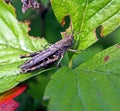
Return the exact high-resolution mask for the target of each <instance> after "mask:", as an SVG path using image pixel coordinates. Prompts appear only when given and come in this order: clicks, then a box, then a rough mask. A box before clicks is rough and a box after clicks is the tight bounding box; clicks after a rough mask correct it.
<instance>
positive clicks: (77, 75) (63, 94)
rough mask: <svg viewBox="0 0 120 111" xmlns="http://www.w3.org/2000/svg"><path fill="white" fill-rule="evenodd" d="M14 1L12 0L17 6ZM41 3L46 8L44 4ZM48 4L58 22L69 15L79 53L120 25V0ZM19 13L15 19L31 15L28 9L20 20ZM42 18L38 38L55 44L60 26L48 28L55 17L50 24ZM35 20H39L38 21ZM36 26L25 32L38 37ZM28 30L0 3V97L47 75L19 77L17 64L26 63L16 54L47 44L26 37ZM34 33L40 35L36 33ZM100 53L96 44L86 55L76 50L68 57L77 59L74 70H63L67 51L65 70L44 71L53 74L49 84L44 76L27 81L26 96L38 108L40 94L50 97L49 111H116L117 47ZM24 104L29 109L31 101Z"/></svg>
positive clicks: (70, 0)
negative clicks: (41, 35)
mask: <svg viewBox="0 0 120 111" xmlns="http://www.w3.org/2000/svg"><path fill="white" fill-rule="evenodd" d="M42 1H43V0H42ZM17 3H18V2H17V1H16V6H17ZM43 4H45V7H47V4H48V0H46V1H44V3H43ZM51 4H52V8H53V11H54V13H55V16H56V18H57V20H58V21H59V22H60V23H61V22H63V18H65V16H67V15H69V16H70V18H71V20H72V25H73V27H72V28H73V29H74V39H75V43H74V48H75V49H78V50H84V49H86V48H88V47H89V46H91V45H92V44H93V43H95V42H96V41H98V35H101V36H102V37H103V36H104V37H106V35H108V34H110V33H111V32H113V31H114V30H115V29H116V28H117V27H118V26H119V25H120V19H119V18H120V1H119V0H112V1H111V0H51ZM20 10H21V9H19V11H20ZM19 11H18V10H17V11H16V12H17V15H18V16H17V18H19V17H20V19H25V17H26V16H29V14H32V11H31V10H29V11H28V12H27V14H26V15H24V17H23V16H22V14H21V15H19ZM20 13H21V12H20ZM46 15H47V16H48V18H46V19H45V20H44V22H46V25H45V24H44V25H45V26H47V27H46V29H47V30H44V32H43V33H44V34H43V35H47V36H48V37H49V38H48V37H46V39H47V40H48V41H51V40H52V41H51V42H54V41H56V40H57V39H59V35H58V34H56V32H57V31H58V29H59V28H58V26H55V27H54V29H53V30H52V28H53V26H52V25H51V24H50V23H52V24H54V22H55V21H54V20H55V18H54V20H53V19H52V17H51V16H50V15H49V13H47V14H46ZM32 17H33V18H34V17H35V14H33V16H31V18H30V19H31V20H32ZM26 18H27V17H26ZM49 18H50V19H49ZM38 19H39V18H37V20H38ZM38 21H40V22H41V23H42V22H43V20H42V19H41V20H38ZM35 22H36V23H35ZM35 22H33V23H35V24H34V25H33V28H34V29H33V30H32V31H31V33H30V34H35V35H37V34H36V32H35V31H36V30H35V29H36V28H38V26H39V24H37V21H35ZM36 25H37V27H36ZM99 26H101V29H100V33H99V34H96V31H95V30H96V29H97V28H98V27H99ZM31 27H32V26H31ZM42 28H43V27H42ZM28 29H29V28H28V26H27V25H26V24H24V23H21V22H18V21H17V19H16V14H15V11H14V8H13V7H12V5H7V4H5V3H4V2H3V1H2V0H0V63H1V64H0V93H2V92H4V91H6V90H8V89H10V88H12V87H14V86H16V85H17V84H19V83H21V82H23V81H25V80H27V79H28V78H30V77H32V76H35V75H38V74H41V73H42V72H45V71H46V70H45V69H42V70H38V71H35V72H32V73H27V74H20V68H19V66H20V65H21V64H22V63H23V62H24V61H25V59H23V60H22V59H20V55H24V54H28V53H31V52H34V51H38V50H41V49H43V46H44V45H46V44H47V42H46V40H45V39H40V38H32V37H29V35H28ZM45 32H46V33H45ZM37 33H39V32H38V30H37ZM53 34H54V35H55V36H56V35H58V38H57V37H55V38H52V37H53ZM110 40H111V39H110ZM110 42H113V41H110ZM101 49H103V47H102V46H99V45H97V46H95V47H94V48H90V49H89V51H88V52H87V53H86V52H85V51H83V52H82V51H81V53H80V54H79V53H72V54H73V56H75V57H76V58H74V59H72V60H73V64H72V68H73V69H71V68H68V67H67V63H68V61H70V60H71V57H72V56H71V53H69V54H66V55H65V58H64V62H65V64H64V65H66V67H65V66H64V67H62V68H60V69H58V70H57V72H55V71H56V70H55V71H53V70H49V69H47V70H48V71H47V72H46V74H49V76H50V77H51V74H53V73H54V72H55V73H54V74H53V75H52V77H51V80H50V82H49V77H47V75H44V76H37V77H36V78H35V82H34V80H33V81H29V82H30V84H29V87H30V88H29V90H28V93H29V94H31V96H32V97H33V99H34V102H35V101H36V100H37V105H38V104H39V103H41V104H42V105H43V104H44V103H42V97H43V93H45V95H44V99H47V100H48V99H49V104H48V110H49V111H80V110H81V111H96V110H99V111H113V110H114V111H118V110H119V103H120V96H119V91H120V82H119V81H120V80H119V74H120V62H119V58H120V46H119V45H114V46H112V47H109V48H107V49H106V50H104V51H101ZM100 51H101V52H100ZM98 52H99V53H98ZM78 54H79V56H78ZM86 54H88V55H86ZM94 54H96V55H95V56H94ZM91 56H93V57H91ZM89 58H90V59H89ZM36 81H37V82H36ZM47 83H48V85H47V87H46V84H47ZM45 87H46V90H45ZM44 90H45V91H44ZM39 93H40V94H39ZM25 95H26V94H25ZM29 99H31V98H29V96H28V97H27V100H29ZM23 100H24V97H23ZM21 101H22V100H21ZM39 101H40V102H39ZM29 104H31V105H33V104H32V102H31V103H29ZM34 105H36V104H35V103H34ZM45 105H46V104H45ZM43 106H44V105H43ZM24 107H25V106H24ZM32 108H33V109H34V107H32ZM21 109H22V108H21ZM26 109H29V108H26ZM21 111H22V110H21Z"/></svg>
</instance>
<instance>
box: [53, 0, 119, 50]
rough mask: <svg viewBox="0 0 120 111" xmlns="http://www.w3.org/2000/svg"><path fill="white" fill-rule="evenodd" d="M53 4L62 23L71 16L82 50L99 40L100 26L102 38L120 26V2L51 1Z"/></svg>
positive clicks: (108, 0) (93, 0) (109, 0)
mask: <svg viewBox="0 0 120 111" xmlns="http://www.w3.org/2000/svg"><path fill="white" fill-rule="evenodd" d="M51 4H52V7H53V10H54V13H55V15H56V17H57V19H58V21H59V22H60V23H61V22H62V21H63V18H64V17H65V16H67V15H69V16H70V18H71V20H72V24H73V29H74V36H75V40H76V44H75V45H76V46H77V48H78V49H80V50H83V49H85V48H87V47H89V46H90V45H92V44H93V43H95V42H96V41H97V40H98V37H97V36H96V31H95V30H96V28H97V27H98V26H100V25H101V26H102V28H101V36H106V35H108V34H109V33H111V32H112V31H113V30H115V29H116V28H117V27H118V26H119V25H120V19H119V18H120V0H51Z"/></svg>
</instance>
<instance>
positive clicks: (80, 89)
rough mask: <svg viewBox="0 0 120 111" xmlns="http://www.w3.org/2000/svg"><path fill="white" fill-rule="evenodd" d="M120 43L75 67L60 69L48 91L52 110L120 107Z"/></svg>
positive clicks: (104, 110)
mask: <svg viewBox="0 0 120 111" xmlns="http://www.w3.org/2000/svg"><path fill="white" fill-rule="evenodd" d="M119 76H120V46H118V45H115V46H112V47H110V48H108V49H106V50H104V51H102V52H100V53H98V54H96V55H95V56H94V57H93V58H91V59H90V60H89V61H87V62H85V63H83V64H82V65H79V66H78V67H77V68H76V69H74V70H72V69H69V68H66V67H63V68H61V69H60V70H58V71H57V72H56V73H55V74H54V75H53V76H52V79H51V81H50V82H49V83H48V86H47V88H46V91H45V95H44V98H45V99H50V100H49V106H48V109H49V111H97V110H99V111H118V110H119V105H120V77H119Z"/></svg>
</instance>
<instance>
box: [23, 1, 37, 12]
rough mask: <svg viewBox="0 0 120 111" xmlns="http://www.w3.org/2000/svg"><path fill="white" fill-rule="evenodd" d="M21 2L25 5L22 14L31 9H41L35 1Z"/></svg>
mask: <svg viewBox="0 0 120 111" xmlns="http://www.w3.org/2000/svg"><path fill="white" fill-rule="evenodd" d="M21 2H22V3H23V6H22V12H23V13H25V12H26V10H27V9H29V8H31V7H32V8H33V9H35V8H39V3H38V2H36V1H35V0H21Z"/></svg>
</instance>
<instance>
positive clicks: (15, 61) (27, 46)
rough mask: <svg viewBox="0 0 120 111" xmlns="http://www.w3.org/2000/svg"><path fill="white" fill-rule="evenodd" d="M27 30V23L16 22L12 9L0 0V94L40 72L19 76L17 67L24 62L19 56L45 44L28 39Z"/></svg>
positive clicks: (41, 41) (39, 40)
mask: <svg viewBox="0 0 120 111" xmlns="http://www.w3.org/2000/svg"><path fill="white" fill-rule="evenodd" d="M28 29H29V28H28V26H27V23H26V24H24V23H21V22H18V21H17V19H16V15H15V12H14V8H13V7H12V6H11V5H7V4H6V3H4V2H3V1H2V0H0V93H1V92H4V91H6V90H8V89H10V88H12V87H14V86H16V85H17V84H18V83H20V82H22V81H25V80H26V79H28V78H30V77H32V76H34V75H37V74H40V73H41V72H42V71H36V72H35V73H29V74H20V68H19V66H20V65H21V64H22V63H23V62H24V61H25V60H26V59H20V55H24V54H28V53H31V52H34V51H37V50H41V49H43V45H46V44H47V42H46V41H45V40H44V39H39V38H36V39H35V38H34V39H33V38H32V37H29V35H28ZM33 74H34V75H33Z"/></svg>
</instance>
